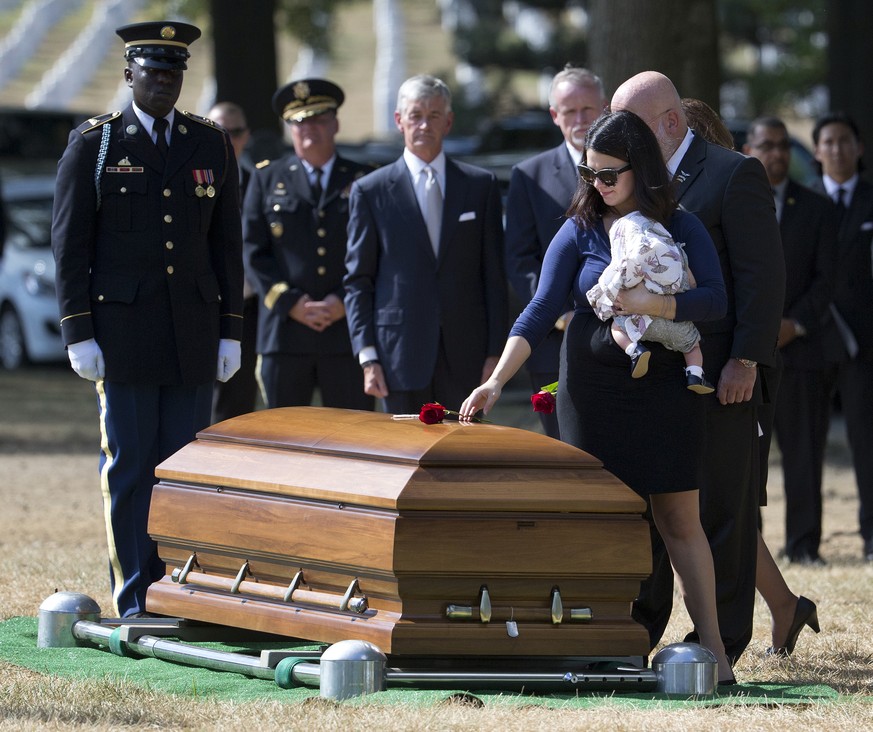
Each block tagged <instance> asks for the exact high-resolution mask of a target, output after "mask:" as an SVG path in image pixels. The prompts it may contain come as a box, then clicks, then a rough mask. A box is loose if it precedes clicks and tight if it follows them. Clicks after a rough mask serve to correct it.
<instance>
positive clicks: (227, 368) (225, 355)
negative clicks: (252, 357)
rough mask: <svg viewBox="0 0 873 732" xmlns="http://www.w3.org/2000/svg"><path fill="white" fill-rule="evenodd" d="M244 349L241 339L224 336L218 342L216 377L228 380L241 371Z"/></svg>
mask: <svg viewBox="0 0 873 732" xmlns="http://www.w3.org/2000/svg"><path fill="white" fill-rule="evenodd" d="M241 357H242V350H241V348H240V342H239V341H233V340H231V339H230V338H222V339H221V340H220V341H219V342H218V372H217V373H216V374H215V378H216V379H218V380H219V381H227V380H228V379H229V378H230V377H231V376H233V375H234V374H235V373H236V372H237V371H239V364H240V359H241Z"/></svg>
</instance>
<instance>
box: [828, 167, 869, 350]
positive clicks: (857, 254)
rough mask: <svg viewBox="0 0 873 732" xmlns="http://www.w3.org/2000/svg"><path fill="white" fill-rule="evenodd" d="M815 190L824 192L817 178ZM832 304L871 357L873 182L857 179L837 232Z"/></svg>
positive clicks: (861, 347) (860, 345) (859, 347)
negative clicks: (872, 183) (835, 270)
mask: <svg viewBox="0 0 873 732" xmlns="http://www.w3.org/2000/svg"><path fill="white" fill-rule="evenodd" d="M815 188H816V190H819V191H821V192H822V193H823V192H824V185H823V184H822V183H821V182H818V185H817V186H816V187H815ZM837 250H838V253H837V272H836V279H835V283H836V284H835V286H834V304H835V305H836V308H837V310H838V311H839V313H840V315H842V316H843V319H844V320H845V322H846V325H848V326H849V329H850V330H851V331H852V335H854V336H855V340H856V341H857V343H858V349H859V354H858V355H859V356H867V357H873V185H871V184H870V183H868V182H867V181H865V180H859V181H858V185H857V186H856V187H855V192H854V194H853V195H852V202H851V204H850V205H849V208H848V209H847V210H846V213H845V214H844V216H843V219H842V221H841V222H840V226H839V231H838V233H837Z"/></svg>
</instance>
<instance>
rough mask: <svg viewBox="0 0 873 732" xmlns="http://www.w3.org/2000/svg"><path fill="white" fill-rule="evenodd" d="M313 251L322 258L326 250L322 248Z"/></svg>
mask: <svg viewBox="0 0 873 732" xmlns="http://www.w3.org/2000/svg"><path fill="white" fill-rule="evenodd" d="M315 251H316V252H318V256H319V257H323V256H324V255H325V254H327V249H325V248H324V247H318V249H316V250H315Z"/></svg>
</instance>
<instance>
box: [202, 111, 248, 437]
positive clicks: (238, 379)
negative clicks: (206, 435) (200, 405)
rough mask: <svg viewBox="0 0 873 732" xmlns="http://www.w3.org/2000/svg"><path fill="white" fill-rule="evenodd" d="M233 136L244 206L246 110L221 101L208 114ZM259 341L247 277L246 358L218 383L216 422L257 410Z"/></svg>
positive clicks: (214, 394)
mask: <svg viewBox="0 0 873 732" xmlns="http://www.w3.org/2000/svg"><path fill="white" fill-rule="evenodd" d="M206 116H207V117H208V118H209V119H211V120H212V121H213V122H215V124H217V125H218V126H219V127H221V128H223V129H224V130H225V131H226V132H227V134H228V135H230V144H231V145H233V152H234V155H235V156H236V163H237V166H238V167H239V194H240V203H242V200H243V198H244V196H245V192H246V187H247V186H248V183H249V178H251V170H250V168H249V163H248V161H247V159H246V154H245V149H246V145H247V144H248V142H249V139H250V138H251V132H250V131H249V126H248V123H247V122H246V115H245V112H244V111H243V108H242V107H240V106H239V105H238V104H234V103H233V102H219V103H218V104H216V105H214V106H213V107H212V109H210V110H209V114H207V115H206ZM257 338H258V293H257V291H256V290H255V288H254V286H253V285H252V284H251V283H250V282H249V280H248V278H246V279H245V280H244V282H243V333H242V343H241V349H242V355H241V357H240V366H239V371H237V372H236V373H235V374H234V375H233V376H232V377H231V378H230V379H228V380H227V381H217V380H216V382H215V388H214V390H213V392H212V422H213V423H215V422H222V421H224V420H225V419H230V418H231V417H236V416H238V415H240V414H247V413H248V412H251V411H254V409H255V405H256V402H257V398H258V382H257V379H256V378H255V366H256V362H257V351H256V349H255V345H256V341H257Z"/></svg>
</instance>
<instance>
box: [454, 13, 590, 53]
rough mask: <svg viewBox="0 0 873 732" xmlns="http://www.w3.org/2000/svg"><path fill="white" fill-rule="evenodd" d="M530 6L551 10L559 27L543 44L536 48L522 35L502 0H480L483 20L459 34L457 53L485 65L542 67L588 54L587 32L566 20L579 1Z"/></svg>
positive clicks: (479, 16)
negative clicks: (567, 12) (505, 15)
mask: <svg viewBox="0 0 873 732" xmlns="http://www.w3.org/2000/svg"><path fill="white" fill-rule="evenodd" d="M523 4H524V5H526V6H530V7H534V8H538V9H540V10H544V11H547V12H548V14H549V15H550V16H551V19H552V21H553V22H554V28H555V31H554V33H553V34H552V36H551V38H550V39H549V42H548V43H546V44H545V47H543V48H535V47H534V46H532V45H531V44H530V43H528V42H527V41H526V40H525V39H524V38H522V37H520V36H519V35H518V34H517V33H516V32H515V31H514V30H513V28H512V27H511V26H510V24H509V23H508V22H507V20H506V18H505V17H504V13H503V6H504V3H503V2H501V0H484V1H482V2H479V3H477V4H476V12H477V16H478V19H479V22H478V23H477V24H476V25H473V26H471V27H469V28H461V29H459V30H458V31H457V32H456V34H455V42H454V49H455V52H456V53H457V55H458V56H459V57H460V58H462V59H464V60H465V61H466V62H467V63H469V64H470V65H471V66H475V67H477V68H481V69H521V70H540V69H546V68H555V69H560V68H563V66H564V64H565V63H567V61H568V60H571V59H581V58H584V57H585V56H586V55H587V48H586V42H585V34H584V33H582V32H581V31H579V30H578V29H576V28H573V27H572V26H570V25H569V24H567V23H565V22H563V18H562V15H563V13H564V12H565V11H566V10H567V9H568V8H569V7H571V6H574V5H577V3H574V2H567V1H566V0H532V1H531V2H524V3H523Z"/></svg>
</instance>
